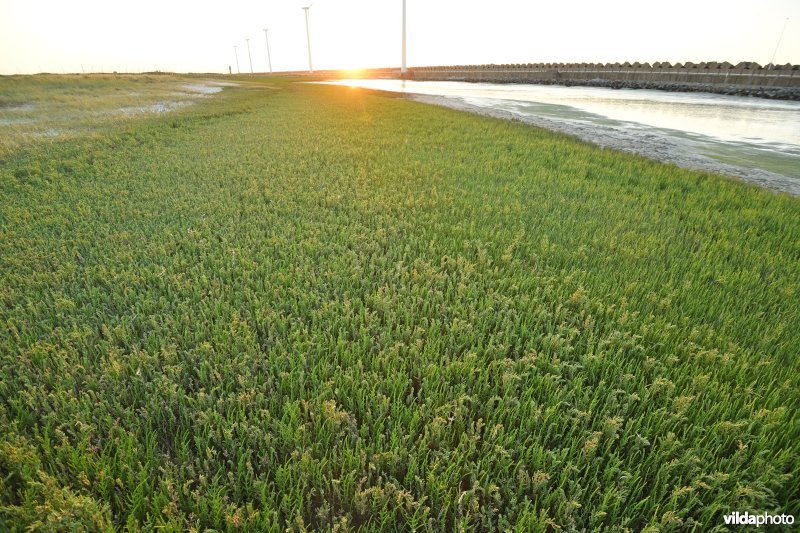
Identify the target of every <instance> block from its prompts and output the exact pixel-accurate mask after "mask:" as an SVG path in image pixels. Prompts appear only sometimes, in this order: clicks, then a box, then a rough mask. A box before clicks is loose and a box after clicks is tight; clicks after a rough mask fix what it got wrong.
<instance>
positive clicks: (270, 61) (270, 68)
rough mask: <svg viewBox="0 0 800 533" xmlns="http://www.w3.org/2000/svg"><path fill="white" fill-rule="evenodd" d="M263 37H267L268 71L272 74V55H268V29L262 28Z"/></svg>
mask: <svg viewBox="0 0 800 533" xmlns="http://www.w3.org/2000/svg"><path fill="white" fill-rule="evenodd" d="M264 37H265V38H266V39H267V61H268V62H269V73H270V74H272V56H271V55H269V30H268V29H266V28H264Z"/></svg>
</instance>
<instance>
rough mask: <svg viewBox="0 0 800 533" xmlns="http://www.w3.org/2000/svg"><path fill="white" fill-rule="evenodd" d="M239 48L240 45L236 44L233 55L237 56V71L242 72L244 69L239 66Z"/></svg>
mask: <svg viewBox="0 0 800 533" xmlns="http://www.w3.org/2000/svg"><path fill="white" fill-rule="evenodd" d="M237 48H239V47H238V46H236V45H235V44H234V45H233V55H235V56H236V72H238V73H239V74H241V73H242V69H240V68H239V51H238V50H237Z"/></svg>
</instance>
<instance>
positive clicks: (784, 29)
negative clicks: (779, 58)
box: [769, 17, 789, 69]
mask: <svg viewBox="0 0 800 533" xmlns="http://www.w3.org/2000/svg"><path fill="white" fill-rule="evenodd" d="M787 24H789V17H786V20H785V21H784V22H783V29H782V30H781V36H780V37H778V44H776V45H775V51H774V52H772V59H770V60H769V68H770V69H771V68H772V67H773V66H774V63H775V55H776V54H777V53H778V47H779V46H780V45H781V40H782V39H783V32H785V31H786V25H787Z"/></svg>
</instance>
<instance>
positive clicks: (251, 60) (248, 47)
mask: <svg viewBox="0 0 800 533" xmlns="http://www.w3.org/2000/svg"><path fill="white" fill-rule="evenodd" d="M245 41H247V57H248V58H249V59H250V74H253V56H251V55H250V39H245Z"/></svg>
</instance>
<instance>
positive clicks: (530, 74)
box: [409, 62, 800, 100]
mask: <svg viewBox="0 0 800 533" xmlns="http://www.w3.org/2000/svg"><path fill="white" fill-rule="evenodd" d="M409 77H410V78H413V79H415V80H440V81H444V80H446V81H473V82H493V83H537V84H547V85H587V86H594V87H611V88H619V89H621V88H627V89H661V90H668V91H684V92H685V91H689V92H695V91H702V92H710V93H719V94H731V95H739V96H759V97H762V98H780V99H787V100H800V65H789V64H787V65H768V66H766V67H763V66H761V65H758V64H757V63H739V64H738V65H732V64H730V63H717V62H708V63H676V64H674V65H672V64H670V63H653V64H652V65H651V64H649V63H613V64H591V63H566V64H565V63H529V64H516V65H511V64H508V65H461V66H450V67H418V68H413V69H410V72H409Z"/></svg>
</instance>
